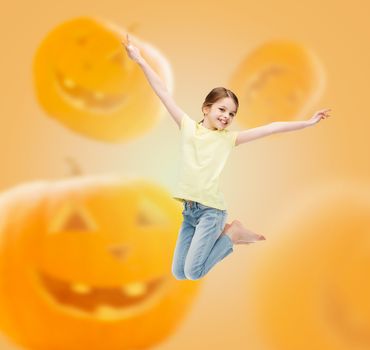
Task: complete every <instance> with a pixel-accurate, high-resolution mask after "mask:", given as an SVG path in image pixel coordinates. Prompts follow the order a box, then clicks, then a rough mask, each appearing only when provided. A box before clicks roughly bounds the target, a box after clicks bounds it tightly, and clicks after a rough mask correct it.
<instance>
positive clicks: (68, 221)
mask: <svg viewBox="0 0 370 350" xmlns="http://www.w3.org/2000/svg"><path fill="white" fill-rule="evenodd" d="M96 229H97V227H96V224H95V222H94V220H93V219H92V217H91V215H90V214H89V212H88V211H87V210H86V209H85V208H84V207H82V206H77V205H75V204H71V203H66V204H64V205H63V206H62V207H61V208H60V209H59V211H58V212H57V213H56V215H55V216H54V218H53V220H52V221H51V225H50V227H49V233H60V232H68V231H96Z"/></svg>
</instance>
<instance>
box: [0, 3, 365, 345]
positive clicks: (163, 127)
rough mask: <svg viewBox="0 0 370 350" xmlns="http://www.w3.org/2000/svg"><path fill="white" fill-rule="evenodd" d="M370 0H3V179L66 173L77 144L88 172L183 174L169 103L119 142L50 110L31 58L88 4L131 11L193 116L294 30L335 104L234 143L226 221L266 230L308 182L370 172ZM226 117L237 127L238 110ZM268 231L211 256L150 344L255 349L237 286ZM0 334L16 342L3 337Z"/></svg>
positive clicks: (112, 11)
mask: <svg viewBox="0 0 370 350" xmlns="http://www.w3.org/2000/svg"><path fill="white" fill-rule="evenodd" d="M369 12H370V5H369V3H368V2H366V1H359V0H354V1H350V2H349V1H343V2H340V1H333V0H331V1H327V0H326V1H322V0H321V1H318V0H314V1H306V0H303V1H298V2H297V1H293V0H283V1H272V0H268V1H267V0H261V1H250V0H247V1H246V0H243V1H242V0H240V1H237V0H230V1H228V2H224V1H222V2H221V1H193V0H191V1H186V2H175V1H136V2H135V1H130V2H128V1H124V0H120V1H113V0H106V1H96V0H89V1H82V0H73V1H70V0H65V1H55V2H50V1H32V2H26V1H19V0H17V1H13V2H8V3H7V4H6V5H3V7H2V11H1V15H0V16H1V21H0V28H1V30H0V42H1V46H2V50H1V56H0V59H1V65H0V70H1V71H0V77H1V79H0V89H1V104H0V116H1V126H0V159H1V161H2V166H1V172H0V190H4V189H7V188H9V187H11V186H13V185H15V184H18V183H21V182H27V181H31V180H36V179H40V178H51V179H53V178H55V179H57V178H59V177H64V176H66V174H68V172H69V169H68V164H67V163H66V161H65V160H64V158H65V157H68V156H71V157H74V158H75V159H76V160H77V161H78V163H79V164H80V166H81V168H82V169H83V170H84V171H85V172H86V173H105V172H107V171H109V172H111V171H112V172H113V171H117V172H122V173H130V174H137V175H140V176H141V175H144V174H145V175H146V174H150V176H151V179H152V180H153V181H156V182H157V183H160V184H163V185H164V186H166V187H168V188H171V186H173V184H174V181H175V173H176V172H175V169H174V167H175V165H176V162H177V160H178V156H179V143H178V141H179V131H178V128H177V126H176V125H175V123H174V122H173V121H172V119H171V118H170V116H169V115H168V114H164V115H163V119H162V120H161V121H160V122H159V123H158V125H157V126H156V127H155V128H154V129H153V130H152V132H151V133H148V134H146V135H143V136H142V137H140V138H137V139H135V140H133V141H129V142H128V143H122V144H107V143H100V142H96V141H94V140H89V139H87V138H84V137H82V136H80V135H78V134H76V133H73V132H72V131H70V130H69V129H66V128H64V127H63V126H62V125H61V124H59V123H57V122H55V121H54V120H52V119H50V118H48V117H46V116H45V114H44V112H43V111H42V109H41V108H40V106H39V105H38V104H37V102H36V99H35V95H34V90H33V83H32V71H31V66H32V60H33V55H34V53H35V50H36V48H37V46H38V45H39V43H40V41H41V40H42V39H43V38H44V36H45V35H46V33H47V32H48V31H50V30H51V29H53V28H54V27H55V26H57V25H58V24H59V23H61V22H63V21H66V20H69V19H71V18H74V17H77V16H80V15H90V16H99V17H103V18H105V19H108V20H112V21H113V22H115V23H117V24H119V25H121V26H122V27H124V28H126V27H129V26H130V25H132V24H136V29H135V32H136V33H137V34H138V35H139V36H140V37H142V38H143V39H145V40H146V41H148V42H150V43H151V44H152V45H154V46H156V47H157V48H158V49H159V50H160V51H161V52H162V53H163V54H164V55H165V56H166V57H167V59H168V60H169V62H170V63H171V66H172V70H173V74H174V97H175V99H176V101H177V103H178V105H179V106H180V107H181V108H183V109H184V110H185V111H186V112H188V114H189V115H191V116H192V118H193V119H195V120H197V121H198V120H201V119H202V113H201V104H202V102H203V99H204V97H205V96H206V94H207V93H208V92H209V91H210V90H211V89H212V88H213V87H216V86H225V87H227V82H228V79H229V77H230V75H231V74H232V72H233V70H234V69H235V67H236V66H237V65H238V64H239V63H240V61H241V60H242V59H243V58H244V57H245V55H247V54H248V52H251V51H252V50H253V49H254V48H255V47H256V46H258V45H259V44H261V43H263V42H265V41H267V40H270V39H275V38H282V39H290V40H295V41H297V42H300V43H302V44H304V45H307V47H309V48H311V49H312V50H313V51H314V52H315V53H316V54H317V55H318V57H319V58H320V60H321V62H322V64H323V66H324V69H325V72H326V76H327V83H326V88H325V90H324V93H323V95H322V97H321V99H320V100H319V101H318V102H317V103H316V104H315V105H314V106H312V113H311V114H308V115H307V119H308V118H309V117H311V115H312V114H313V113H314V112H315V111H316V110H318V109H322V108H326V107H327V108H331V109H332V112H331V114H332V117H330V118H328V119H325V120H322V121H321V122H320V123H318V124H316V125H315V126H313V127H311V128H306V129H302V130H298V131H294V132H290V133H285V134H279V135H273V136H271V137H267V138H264V139H260V140H257V141H256V142H253V143H247V144H243V145H241V146H239V147H237V148H236V149H235V151H234V153H232V155H231V157H230V159H229V161H228V166H227V168H226V169H225V170H224V174H223V182H222V183H223V192H224V194H225V198H226V200H227V202H228V203H229V208H228V213H229V220H228V221H231V220H232V219H235V218H238V219H239V220H241V221H242V222H243V223H245V225H246V226H247V227H250V228H252V229H255V230H256V231H257V232H261V233H263V234H264V235H265V236H266V237H267V240H268V238H269V236H270V237H272V236H273V235H275V233H276V231H275V230H274V223H276V222H278V221H279V216H280V214H281V213H282V212H284V210H285V208H288V207H289V206H290V202H291V201H293V200H296V199H297V198H299V196H300V193H301V192H305V193H307V192H308V193H309V192H310V189H315V188H316V187H317V186H323V185H325V184H326V183H328V184H329V183H332V182H336V183H338V182H339V183H340V182H342V181H343V186H346V184H347V183H350V182H353V183H356V182H358V183H368V182H370V161H369V149H370V138H369V130H370V120H369V119H370V118H369V116H370V114H369V104H368V103H369V97H368V94H369V87H370V83H369V82H370V66H369V62H370V40H369V38H370V35H369V34H370V24H369V21H368V19H369V18H368V14H369ZM210 62H212V64H210ZM281 120H283V118H282V119H281ZM132 122H135V120H132ZM231 129H232V130H239V129H240V128H239V127H238V124H237V117H236V118H235V123H234V124H233V125H232V126H231ZM158 164H160V166H158ZM297 234H299V232H297ZM267 243H268V241H266V242H263V243H261V244H256V245H252V246H248V247H247V246H242V247H236V248H235V250H234V253H233V254H232V255H231V256H229V257H228V258H227V259H225V260H224V261H223V262H222V264H219V265H217V266H216V267H215V268H214V269H212V270H211V272H210V273H209V274H208V275H207V277H206V280H205V281H204V285H203V287H202V291H201V294H200V295H199V297H198V299H197V300H196V302H195V303H194V304H193V308H192V310H191V312H189V314H188V316H187V317H186V318H185V319H184V320H183V322H182V325H181V327H180V328H179V329H178V331H177V332H176V333H175V334H173V335H172V336H171V337H169V338H168V339H167V340H166V341H165V342H164V343H162V344H161V345H158V346H157V347H155V349H161V350H167V349H168V350H170V349H176V350H182V349H184V350H185V349H189V348H190V347H192V348H195V349H204V348H205V347H206V346H208V347H209V348H213V349H226V348H228V349H246V348H247V347H248V344H249V345H251V348H253V346H252V344H251V343H249V339H250V338H249V336H248V333H250V332H253V329H252V328H251V325H248V329H246V328H247V325H246V323H245V322H243V320H244V319H243V313H245V312H246V308H245V307H244V308H243V306H245V299H246V296H245V295H244V294H243V288H242V286H243V285H244V284H245V283H248V282H249V281H248V269H251V268H253V259H254V256H256V255H260V254H264V244H267ZM0 346H1V349H4V350H7V349H16V348H15V347H14V346H13V345H10V343H8V342H7V340H6V339H1V343H0ZM254 349H256V348H254ZM257 350H258V349H257ZM261 350H262V349H261Z"/></svg>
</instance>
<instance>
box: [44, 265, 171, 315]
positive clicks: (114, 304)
mask: <svg viewBox="0 0 370 350" xmlns="http://www.w3.org/2000/svg"><path fill="white" fill-rule="evenodd" d="M37 276H38V279H39V282H40V285H41V286H42V290H43V291H44V292H47V295H48V297H51V298H52V300H53V302H54V303H57V304H58V305H61V306H63V307H64V308H68V309H70V311H74V312H76V311H78V312H82V313H84V314H86V315H88V316H89V317H91V316H93V317H96V318H99V319H109V320H112V319H117V318H119V319H122V318H124V317H132V316H133V315H134V314H138V313H140V312H144V311H145V310H146V309H148V308H150V307H151V306H152V305H154V304H155V303H156V302H157V301H158V300H159V299H161V298H162V297H163V294H164V293H165V292H166V294H168V283H169V278H168V277H165V276H162V277H159V278H153V279H151V280H148V281H140V282H139V281H137V282H133V283H128V284H124V285H121V286H118V287H94V286H91V285H88V284H84V283H71V282H66V281H63V280H61V279H58V278H55V277H52V276H50V275H48V274H46V273H44V272H39V273H38V274H37Z"/></svg>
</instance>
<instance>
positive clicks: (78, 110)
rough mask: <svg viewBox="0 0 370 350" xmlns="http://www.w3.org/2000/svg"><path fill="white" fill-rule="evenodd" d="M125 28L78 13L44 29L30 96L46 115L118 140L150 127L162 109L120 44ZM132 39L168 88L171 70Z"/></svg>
mask: <svg viewBox="0 0 370 350" xmlns="http://www.w3.org/2000/svg"><path fill="white" fill-rule="evenodd" d="M125 37H126V31H125V30H123V29H121V28H119V26H118V25H115V24H112V23H110V22H108V21H105V20H101V19H95V18H89V17H81V18H76V19H73V20H69V21H67V22H64V23H62V24H60V25H59V26H57V27H56V28H54V29H53V30H52V31H50V32H49V33H48V34H47V36H46V37H45V38H44V39H43V40H42V42H41V44H40V46H39V47H38V48H37V51H36V54H35V57H34V62H33V76H34V84H35V90H36V97H37V100H38V102H39V103H40V105H41V107H42V108H43V109H44V111H45V112H46V113H47V115H48V116H50V117H51V118H54V119H55V120H58V121H59V122H61V123H62V124H63V125H65V126H67V127H68V128H70V129H72V130H74V131H76V132H78V133H80V134H82V135H83V136H86V137H91V138H94V139H97V140H102V141H108V142H122V141H126V140H128V139H133V138H135V137H137V136H139V135H142V134H144V133H146V132H148V131H150V130H151V129H152V128H153V126H154V125H156V123H157V122H158V121H159V118H160V117H161V115H162V114H163V112H164V108H163V106H162V104H161V102H160V100H159V99H158V96H157V95H156V94H155V93H154V91H153V90H152V88H151V86H150V85H149V83H148V81H147V80H146V77H145V75H144V73H143V71H142V69H141V68H140V66H139V65H138V64H137V63H136V62H134V61H133V60H131V59H130V58H129V57H128V55H127V53H126V51H125V49H124V47H123V44H122V41H124V40H125ZM130 38H131V39H132V40H131V41H132V43H133V44H134V45H135V46H137V47H138V48H139V50H140V52H141V55H142V56H143V57H144V58H145V59H146V61H147V62H148V63H149V64H150V65H151V67H152V68H153V69H154V70H155V71H156V73H157V74H158V75H159V77H160V78H161V79H162V81H163V82H164V84H165V85H166V86H167V89H168V90H169V91H172V85H173V82H172V72H171V69H170V65H169V63H168V61H167V60H166V58H165V57H164V56H163V55H162V54H161V53H160V52H159V50H158V49H156V48H155V47H153V46H152V45H150V44H148V43H147V42H144V41H143V40H141V39H139V38H138V37H137V36H136V35H134V34H132V33H130Z"/></svg>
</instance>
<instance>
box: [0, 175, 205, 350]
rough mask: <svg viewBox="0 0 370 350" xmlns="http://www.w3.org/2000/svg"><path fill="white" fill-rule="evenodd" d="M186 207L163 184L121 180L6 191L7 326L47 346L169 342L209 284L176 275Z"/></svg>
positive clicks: (1, 297) (3, 323) (1, 317)
mask: <svg viewBox="0 0 370 350" xmlns="http://www.w3.org/2000/svg"><path fill="white" fill-rule="evenodd" d="M179 209H181V208H179V206H178V204H176V203H175V201H173V199H172V198H171V196H169V195H168V194H167V193H166V191H165V190H164V189H163V188H161V187H159V186H156V185H154V184H152V183H150V182H149V181H145V180H140V179H139V180H131V181H128V180H127V179H126V180H123V178H122V177H121V176H118V175H117V176H116V175H105V176H103V175H90V176H78V177H75V178H72V179H62V180H58V181H39V182H34V183H29V184H24V185H19V186H18V187H15V188H13V189H9V190H8V191H6V192H4V193H3V194H1V196H0V215H1V217H0V228H1V229H0V235H1V236H0V271H1V274H0V329H1V330H2V331H4V333H6V334H7V335H9V337H10V338H11V339H13V340H14V341H15V342H17V343H18V344H20V345H22V346H25V347H27V348H29V349H37V350H39V349H68V350H82V349H89V350H94V349H133V348H145V347H149V346H151V345H153V344H156V343H158V342H160V341H161V340H163V339H164V338H165V337H167V336H168V335H169V334H171V333H172V332H173V331H174V330H175V329H176V326H177V324H178V323H179V322H180V320H181V318H182V317H183V316H184V314H185V313H186V312H187V310H188V309H189V306H190V304H191V301H192V299H193V298H194V297H195V295H196V292H197V290H198V287H199V285H200V282H199V281H186V280H184V281H179V280H176V279H175V278H174V277H173V276H172V273H171V260H172V254H173V250H174V246H175V242H176V238H177V231H178V228H179V225H180V222H181V214H180V210H179Z"/></svg>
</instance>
